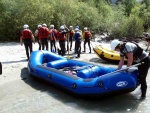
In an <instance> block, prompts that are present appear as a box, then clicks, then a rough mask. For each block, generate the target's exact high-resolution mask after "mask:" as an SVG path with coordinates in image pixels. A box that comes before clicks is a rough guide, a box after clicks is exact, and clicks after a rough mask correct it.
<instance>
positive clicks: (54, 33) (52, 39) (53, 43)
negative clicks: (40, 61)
mask: <svg viewBox="0 0 150 113" xmlns="http://www.w3.org/2000/svg"><path fill="white" fill-rule="evenodd" d="M56 39H57V30H56V29H54V25H50V50H51V52H53V47H54V52H56Z"/></svg>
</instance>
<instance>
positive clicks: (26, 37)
mask: <svg viewBox="0 0 150 113" xmlns="http://www.w3.org/2000/svg"><path fill="white" fill-rule="evenodd" d="M32 35H33V34H32V31H31V30H29V29H24V30H23V31H22V32H21V37H22V39H23V42H24V46H25V50H26V55H27V58H28V60H29V50H30V54H31V52H32V50H33V49H32Z"/></svg>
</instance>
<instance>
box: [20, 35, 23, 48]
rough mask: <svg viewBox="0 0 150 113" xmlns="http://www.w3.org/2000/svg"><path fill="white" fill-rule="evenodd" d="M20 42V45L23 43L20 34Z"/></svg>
mask: <svg viewBox="0 0 150 113" xmlns="http://www.w3.org/2000/svg"><path fill="white" fill-rule="evenodd" d="M20 44H21V46H22V45H23V44H22V36H21V37H20Z"/></svg>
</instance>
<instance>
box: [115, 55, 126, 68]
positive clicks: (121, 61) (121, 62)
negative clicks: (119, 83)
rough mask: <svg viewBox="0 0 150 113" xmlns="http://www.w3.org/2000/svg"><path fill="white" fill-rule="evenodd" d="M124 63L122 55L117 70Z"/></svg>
mask: <svg viewBox="0 0 150 113" xmlns="http://www.w3.org/2000/svg"><path fill="white" fill-rule="evenodd" d="M123 64H124V57H122V56H120V61H119V65H118V68H117V70H120V69H121V68H122V66H123Z"/></svg>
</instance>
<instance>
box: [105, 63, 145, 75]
mask: <svg viewBox="0 0 150 113" xmlns="http://www.w3.org/2000/svg"><path fill="white" fill-rule="evenodd" d="M142 64H144V62H141V63H138V64H135V65H131V66H129V67H126V68H124V69H120V70H116V71H113V72H110V73H107V74H113V73H117V72H121V71H126V70H128V69H130V68H132V67H137V66H139V65H142ZM107 74H105V75H107Z"/></svg>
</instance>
